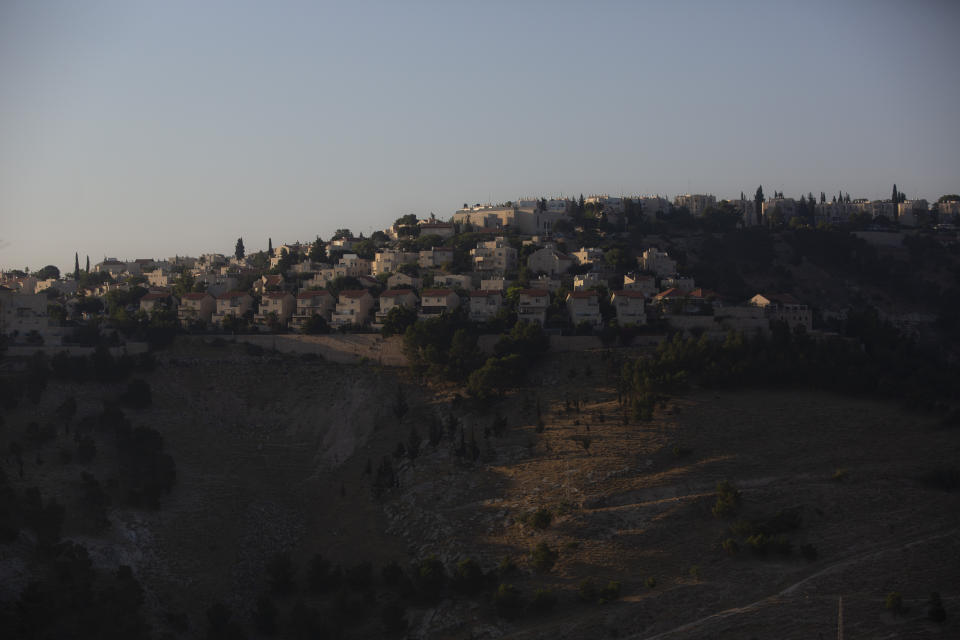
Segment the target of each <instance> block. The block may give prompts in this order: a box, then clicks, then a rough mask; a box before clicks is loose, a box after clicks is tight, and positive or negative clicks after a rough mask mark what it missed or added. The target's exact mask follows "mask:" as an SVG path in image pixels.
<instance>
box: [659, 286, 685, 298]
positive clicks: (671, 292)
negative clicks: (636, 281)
mask: <svg viewBox="0 0 960 640" xmlns="http://www.w3.org/2000/svg"><path fill="white" fill-rule="evenodd" d="M683 297H685V294H684V293H683V291H680V289H677V288H676V287H670V288H669V289H667V290H666V291H661V292H660V293H658V294H657V295H655V296H653V299H654V300H665V299H666V298H683Z"/></svg>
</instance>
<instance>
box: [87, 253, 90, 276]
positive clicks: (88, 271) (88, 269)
mask: <svg viewBox="0 0 960 640" xmlns="http://www.w3.org/2000/svg"><path fill="white" fill-rule="evenodd" d="M87 273H90V256H87Z"/></svg>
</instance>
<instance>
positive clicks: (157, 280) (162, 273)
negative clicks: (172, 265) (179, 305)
mask: <svg viewBox="0 0 960 640" xmlns="http://www.w3.org/2000/svg"><path fill="white" fill-rule="evenodd" d="M174 280H175V276H173V275H171V273H170V271H168V270H167V269H163V268H161V267H157V268H156V269H154V270H153V271H150V272H148V273H147V282H148V283H149V284H150V286H151V287H169V286H170V285H172V284H173V281H174Z"/></svg>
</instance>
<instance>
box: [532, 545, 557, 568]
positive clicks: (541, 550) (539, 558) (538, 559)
mask: <svg viewBox="0 0 960 640" xmlns="http://www.w3.org/2000/svg"><path fill="white" fill-rule="evenodd" d="M558 556H559V554H558V553H557V552H556V551H555V550H553V549H551V548H550V545H548V544H547V543H546V542H540V543H537V546H536V547H534V549H533V553H531V555H530V563H531V565H532V566H533V568H534V569H536V570H537V571H539V572H541V573H547V572H548V571H550V570H551V569H553V565H554V564H556V562H557V557H558Z"/></svg>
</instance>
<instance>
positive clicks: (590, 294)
mask: <svg viewBox="0 0 960 640" xmlns="http://www.w3.org/2000/svg"><path fill="white" fill-rule="evenodd" d="M567 297H568V298H577V299H581V300H582V299H586V298H596V297H597V292H596V291H572V292H570V293H569V294H568V295H567Z"/></svg>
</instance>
